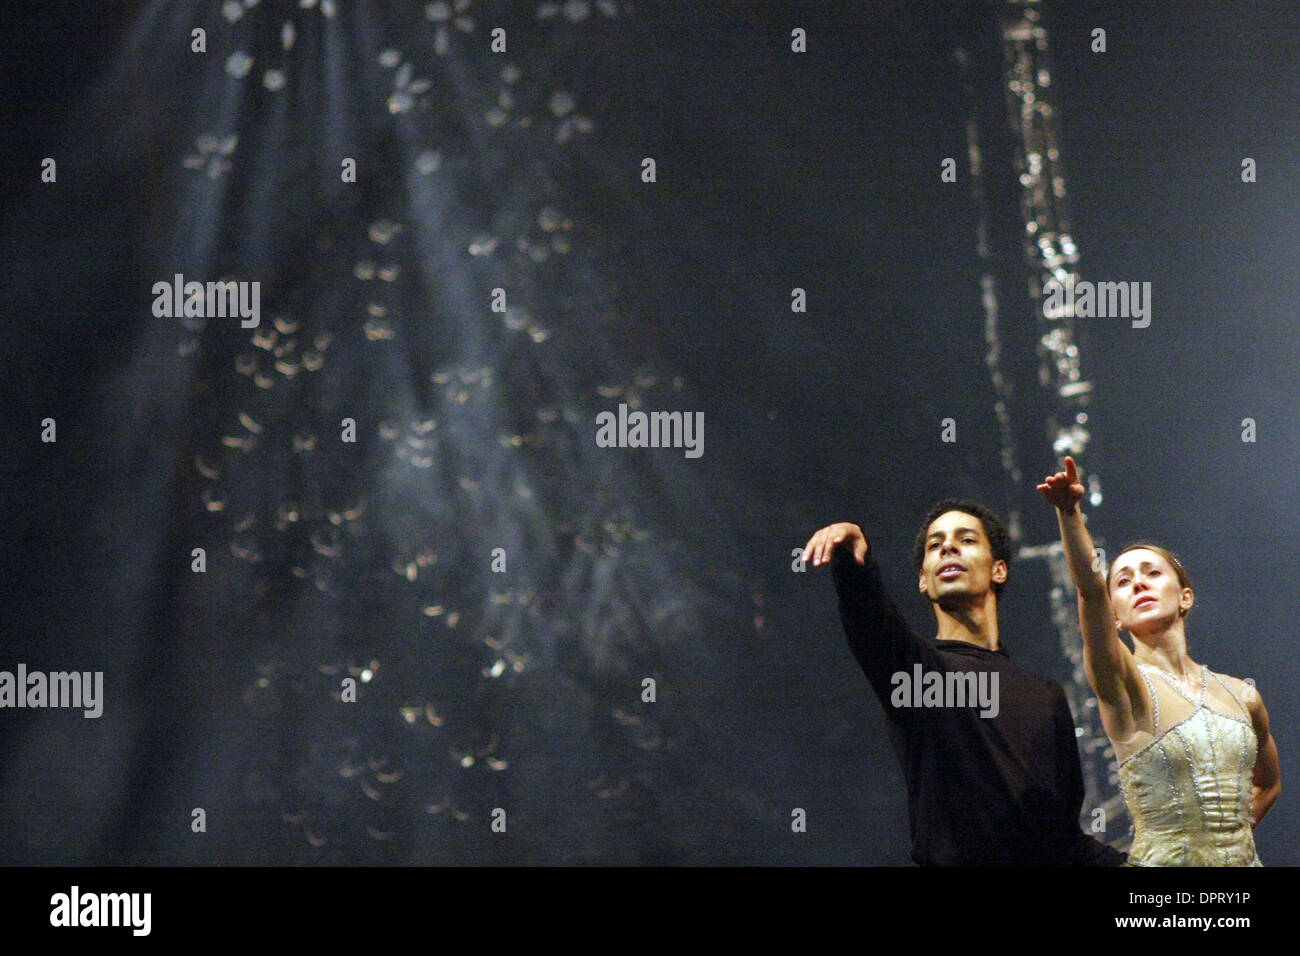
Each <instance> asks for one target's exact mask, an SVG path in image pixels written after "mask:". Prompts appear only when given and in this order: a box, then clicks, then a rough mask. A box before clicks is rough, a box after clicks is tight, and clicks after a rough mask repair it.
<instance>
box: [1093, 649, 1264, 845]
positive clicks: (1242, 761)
mask: <svg viewBox="0 0 1300 956" xmlns="http://www.w3.org/2000/svg"><path fill="white" fill-rule="evenodd" d="M1138 668H1139V669H1140V670H1141V673H1142V679H1143V680H1144V681H1146V685H1147V689H1148V690H1149V691H1150V692H1151V701H1152V704H1153V707H1154V727H1153V732H1154V738H1153V739H1152V740H1151V742H1150V743H1148V744H1146V745H1145V746H1143V747H1141V748H1140V749H1138V750H1136V751H1134V752H1133V753H1132V754H1130V755H1129V756H1128V757H1126V758H1125V759H1124V760H1123V761H1121V762H1120V764H1119V784H1120V790H1121V791H1122V792H1123V794H1124V802H1125V803H1126V804H1127V805H1128V812H1129V816H1130V817H1132V819H1133V832H1134V836H1133V846H1132V848H1131V849H1130V850H1129V862H1130V863H1133V864H1136V865H1140V866H1260V865H1261V864H1260V862H1259V857H1258V856H1257V855H1256V853H1255V838H1254V834H1253V833H1252V831H1251V827H1250V805H1251V778H1252V777H1253V775H1254V771H1255V752H1256V740H1255V729H1254V726H1253V725H1252V724H1251V721H1250V713H1249V711H1247V710H1246V707H1245V705H1244V704H1242V702H1241V700H1240V699H1239V698H1238V697H1237V695H1236V694H1234V693H1233V692H1232V689H1231V688H1230V687H1229V686H1228V684H1227V683H1226V682H1225V681H1223V680H1222V679H1221V678H1220V677H1219V675H1217V674H1214V675H1213V676H1214V679H1215V680H1216V681H1218V682H1219V684H1220V686H1222V687H1223V689H1224V690H1225V691H1227V692H1228V695H1229V696H1230V697H1231V698H1232V700H1233V702H1234V703H1236V705H1237V707H1238V708H1239V709H1240V714H1227V713H1222V712H1220V711H1218V710H1215V709H1214V708H1212V707H1210V706H1209V705H1208V704H1207V702H1206V695H1207V691H1208V690H1209V681H1210V676H1211V671H1210V669H1209V668H1208V667H1205V666H1202V667H1201V693H1200V699H1199V700H1193V699H1192V698H1191V697H1189V696H1187V694H1186V693H1184V692H1183V690H1182V689H1181V688H1179V687H1178V685H1177V684H1176V683H1175V682H1174V681H1173V679H1172V678H1171V677H1169V675H1167V674H1166V673H1165V672H1164V671H1162V670H1161V669H1160V668H1158V667H1152V666H1151V665H1149V664H1141V663H1139V664H1138ZM1150 675H1155V676H1157V677H1161V678H1164V683H1165V684H1167V685H1168V686H1170V687H1172V688H1173V689H1174V690H1175V691H1176V692H1177V694H1178V697H1179V698H1181V700H1177V701H1176V699H1173V700H1167V701H1166V719H1167V720H1169V719H1171V718H1172V722H1171V726H1168V728H1167V729H1163V730H1162V727H1161V723H1160V698H1159V696H1158V695H1157V693H1156V688H1155V687H1154V686H1152V683H1151V676H1150ZM1175 701H1176V702H1177V703H1178V704H1180V705H1181V703H1182V701H1185V702H1186V703H1187V704H1190V705H1192V707H1193V708H1194V709H1192V710H1190V711H1189V712H1187V713H1186V714H1185V716H1184V715H1182V714H1181V713H1178V712H1177V711H1183V710H1186V708H1183V707H1181V706H1180V707H1178V708H1176V712H1175V713H1174V714H1173V715H1170V714H1169V713H1168V712H1169V710H1171V709H1175V708H1173V707H1171V706H1170V704H1171V703H1173V702H1175Z"/></svg>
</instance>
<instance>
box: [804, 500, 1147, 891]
mask: <svg viewBox="0 0 1300 956" xmlns="http://www.w3.org/2000/svg"><path fill="white" fill-rule="evenodd" d="M803 555H804V560H805V561H811V562H812V564H813V565H814V566H818V565H822V564H827V563H830V564H831V571H832V577H833V578H834V580H835V589H836V591H837V592H838V594H839V606H840V620H841V621H842V622H843V624H844V633H845V635H846V636H847V637H848V641H849V648H850V649H851V650H852V651H853V656H854V657H856V658H857V661H858V664H859V665H860V666H861V667H862V670H863V673H865V674H866V675H867V680H868V681H870V682H871V686H872V688H873V689H874V690H875V692H876V696H877V697H879V698H880V702H881V705H882V706H883V707H884V710H885V720H886V723H887V725H888V729H889V738H890V743H891V744H892V745H893V748H894V753H895V754H897V755H898V760H899V763H900V764H901V765H902V768H903V776H904V778H905V779H906V780H907V804H908V816H909V818H910V821H911V833H912V859H913V860H915V861H916V862H917V863H919V864H921V865H922V866H952V865H966V866H1108V865H1118V864H1121V863H1123V862H1124V859H1125V856H1124V854H1122V853H1120V852H1119V851H1117V850H1114V849H1112V848H1111V847H1108V846H1106V845H1104V844H1102V843H1100V842H1098V841H1097V840H1094V839H1093V838H1092V837H1089V836H1087V835H1085V834H1084V833H1083V832H1081V831H1080V829H1079V812H1080V808H1081V807H1082V806H1083V774H1082V772H1081V770H1080V767H1079V751H1078V744H1077V743H1076V740H1075V734H1074V718H1073V717H1072V716H1071V714H1070V707H1069V704H1068V703H1067V702H1066V699H1065V693H1064V691H1062V690H1061V687H1060V685H1059V684H1057V683H1056V682H1055V681H1052V680H1048V679H1047V678H1044V677H1038V676H1037V675H1034V674H1030V673H1028V672H1026V671H1023V670H1020V669H1019V668H1017V667H1015V666H1014V665H1012V663H1011V661H1010V658H1009V657H1008V655H1007V652H1006V649H1005V648H1004V647H1002V645H1001V643H1000V641H999V636H998V595H999V594H1000V593H1001V592H1002V588H1003V587H1004V586H1005V585H1006V582H1007V575H1008V572H1009V570H1010V565H1011V550H1010V544H1009V541H1008V538H1007V533H1006V529H1005V527H1004V526H1003V524H1002V522H1001V521H1000V520H999V519H998V517H997V516H996V515H995V514H994V513H993V512H992V511H990V510H989V509H988V508H986V507H985V506H984V505H981V504H979V503H977V502H973V501H968V500H964V499H954V498H950V499H947V500H945V501H941V502H939V503H938V504H937V505H935V506H934V508H932V509H931V510H930V513H929V515H928V516H927V517H926V519H925V523H924V524H923V525H922V526H921V531H920V533H919V534H918V535H917V538H916V545H915V548H914V552H913V558H914V563H915V565H916V571H917V580H918V589H919V590H920V591H921V593H922V594H924V595H925V596H926V597H928V598H929V599H930V602H931V606H932V607H933V608H934V614H935V617H936V618H937V620H938V626H939V633H938V636H937V638H936V639H935V641H934V642H933V643H930V642H927V641H924V640H922V639H921V638H920V637H919V636H918V635H917V634H916V633H915V632H913V631H912V630H911V629H910V628H909V627H908V625H907V622H906V621H905V620H904V619H903V615H902V614H901V613H900V612H899V610H898V607H897V606H896V605H895V604H894V602H893V600H892V599H891V598H890V596H889V594H888V593H887V592H886V591H885V587H884V584H883V582H882V581H881V577H880V568H879V567H878V566H877V565H876V562H875V559H874V557H873V555H872V552H871V549H870V548H869V547H868V545H867V539H866V538H865V537H864V536H863V534H862V529H861V528H860V527H858V525H856V524H852V523H849V522H840V523H838V524H832V525H828V526H827V527H825V528H822V529H821V530H820V531H817V532H815V533H814V534H813V536H812V537H811V538H809V539H808V543H807V544H806V545H804V551H803ZM917 665H919V666H920V672H919V674H920V675H929V674H937V675H941V676H940V677H934V678H931V679H929V680H927V681H925V684H926V686H927V687H929V688H931V689H933V688H934V687H935V686H940V687H942V686H947V687H949V688H952V687H956V686H959V685H963V683H964V686H968V687H974V686H976V685H978V686H980V687H982V688H987V687H990V686H991V687H992V688H994V690H995V692H996V694H997V698H998V699H997V700H996V702H995V706H992V707H988V706H983V707H982V706H981V704H980V702H978V701H976V700H974V699H973V698H974V695H973V694H972V695H971V697H970V698H968V699H966V700H965V701H963V702H962V703H964V706H953V701H952V700H943V699H942V696H941V695H939V694H935V695H931V696H929V698H928V700H929V706H916V704H917V703H918V700H917V698H916V697H915V696H914V695H913V693H912V691H911V690H910V689H909V690H906V692H903V691H904V689H905V688H907V687H909V685H910V684H912V683H914V681H915V679H916V678H917V677H918V676H919V675H918V671H917ZM900 675H904V676H900Z"/></svg>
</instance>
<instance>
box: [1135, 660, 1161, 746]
mask: <svg viewBox="0 0 1300 956" xmlns="http://www.w3.org/2000/svg"><path fill="white" fill-rule="evenodd" d="M1138 673H1139V674H1141V675H1142V680H1143V681H1144V682H1145V683H1146V685H1147V693H1148V694H1150V695H1151V706H1152V707H1153V708H1155V722H1154V723H1153V724H1152V725H1151V736H1152V737H1159V736H1160V698H1159V697H1157V696H1156V689H1155V687H1153V686H1152V684H1151V678H1150V677H1148V676H1147V669H1146V665H1145V664H1138Z"/></svg>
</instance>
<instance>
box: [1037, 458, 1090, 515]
mask: <svg viewBox="0 0 1300 956" xmlns="http://www.w3.org/2000/svg"><path fill="white" fill-rule="evenodd" d="M1038 490H1039V491H1041V492H1042V493H1043V497H1044V498H1046V499H1047V500H1048V501H1050V502H1051V503H1052V504H1054V505H1056V507H1058V508H1060V509H1061V510H1062V511H1064V512H1065V513H1066V514H1069V513H1070V512H1071V511H1073V510H1074V506H1075V504H1076V503H1078V501H1079V500H1080V499H1081V498H1082V497H1083V490H1084V489H1083V482H1082V481H1080V480H1079V469H1078V468H1076V467H1075V464H1074V459H1073V458H1071V457H1070V456H1069V455H1067V456H1066V457H1065V471H1058V472H1057V473H1056V474H1054V475H1048V476H1047V477H1046V478H1044V479H1043V483H1042V484H1041V485H1039V486H1038Z"/></svg>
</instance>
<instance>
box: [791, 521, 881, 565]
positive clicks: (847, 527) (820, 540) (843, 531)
mask: <svg viewBox="0 0 1300 956" xmlns="http://www.w3.org/2000/svg"><path fill="white" fill-rule="evenodd" d="M841 545H842V546H843V547H846V548H850V549H851V550H852V552H853V560H855V561H857V562H858V564H866V563H867V539H866V538H865V537H863V535H862V529H861V528H859V527H858V526H857V525H855V524H854V523H853V522H851V521H840V522H838V523H836V524H828V525H827V526H826V527H824V528H822V529H821V530H820V531H815V532H813V536H812V537H811V538H809V539H808V543H807V544H805V545H804V546H803V559H804V561H808V562H811V563H812V564H813V565H814V566H816V565H819V564H826V563H827V562H829V561H830V559H831V555H832V554H833V553H834V551H835V548H836V547H837V546H841Z"/></svg>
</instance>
